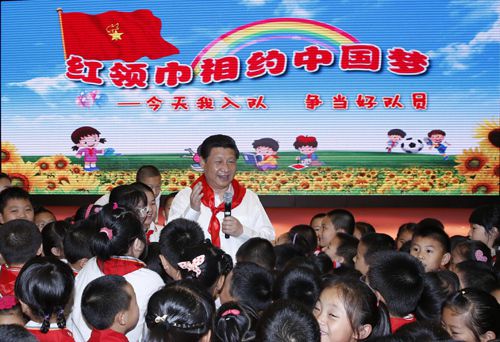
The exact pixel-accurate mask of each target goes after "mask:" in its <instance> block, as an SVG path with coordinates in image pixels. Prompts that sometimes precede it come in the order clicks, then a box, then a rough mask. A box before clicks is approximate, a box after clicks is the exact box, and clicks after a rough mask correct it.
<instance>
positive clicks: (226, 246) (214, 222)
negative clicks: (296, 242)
mask: <svg viewBox="0 0 500 342" xmlns="http://www.w3.org/2000/svg"><path fill="white" fill-rule="evenodd" d="M198 153H199V155H200V157H201V166H202V167H203V170H204V173H203V175H202V176H201V177H199V178H198V179H197V180H196V181H195V182H194V183H193V184H192V185H191V186H190V187H187V188H185V189H183V190H181V191H180V192H179V193H178V194H177V195H176V196H175V198H174V200H173V202H172V206H171V208H170V213H169V216H168V221H169V222H170V221H172V220H174V219H176V218H179V217H183V218H186V219H189V220H193V221H196V222H198V223H199V224H200V226H201V227H202V229H203V231H204V233H205V236H206V237H207V238H210V239H211V240H212V243H213V244H214V245H215V246H217V247H220V248H222V249H223V250H224V251H225V252H226V253H228V254H229V255H231V256H232V257H233V259H234V258H235V255H236V252H237V250H238V248H239V247H240V246H241V245H242V244H243V243H244V242H245V241H246V240H248V239H250V238H252V237H262V238H265V239H268V240H273V239H274V237H275V233H274V228H273V226H272V225H271V222H270V220H269V218H268V216H267V214H266V211H265V210H264V207H263V206H262V204H261V203H260V200H259V198H258V196H257V195H256V194H255V193H254V192H253V191H251V190H249V189H246V188H245V187H243V186H242V185H241V184H240V183H239V182H238V181H237V180H235V179H234V176H235V174H236V161H237V160H238V158H239V151H238V148H237V146H236V143H235V141H234V140H233V138H231V137H229V136H227V135H221V134H219V135H212V136H210V137H208V138H206V139H205V140H204V141H203V143H202V144H201V146H200V147H199V149H198ZM226 193H229V194H231V195H230V196H228V197H232V201H231V211H230V212H231V214H230V216H228V215H227V213H226V214H225V213H224V212H225V202H224V194H226ZM226 196H227V195H226ZM226 198H227V197H226Z"/></svg>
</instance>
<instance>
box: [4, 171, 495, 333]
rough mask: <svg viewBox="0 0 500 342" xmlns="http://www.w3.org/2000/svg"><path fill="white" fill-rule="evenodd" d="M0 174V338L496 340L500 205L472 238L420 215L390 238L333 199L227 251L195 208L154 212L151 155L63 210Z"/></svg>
mask: <svg viewBox="0 0 500 342" xmlns="http://www.w3.org/2000/svg"><path fill="white" fill-rule="evenodd" d="M0 181H1V182H0V183H1V184H4V183H6V187H5V188H4V189H3V190H2V191H1V192H0V224H1V226H0V264H1V266H0V341H5V342H9V341H42V342H45V341H82V342H83V341H92V342H98V341H106V342H107V341H110V342H113V341H132V342H136V341H176V342H177V341H180V342H182V341H186V342H187V341H206V342H209V341H221V342H236V341H273V342H280V341H282V342H285V341H296V342H301V341H304V342H309V341H321V342H351V341H466V342H469V341H470V342H473V341H478V342H479V341H481V342H482V341H495V340H498V339H500V305H499V301H500V283H499V279H500V263H496V255H497V253H499V247H500V206H498V205H487V206H482V207H478V208H476V209H474V210H473V212H472V214H471V215H470V219H469V223H470V227H471V228H470V231H469V234H468V236H452V237H450V236H449V235H448V234H447V232H446V227H445V226H444V225H443V224H442V223H441V222H440V221H439V220H437V219H433V218H424V219H422V220H421V221H420V222H415V223H406V224H404V225H402V226H401V227H399V230H398V233H397V236H396V238H395V239H393V238H392V237H391V236H389V235H387V234H383V233H380V232H377V231H376V228H375V227H373V226H372V225H371V224H370V223H367V222H357V221H356V220H355V217H354V216H353V214H352V213H351V212H349V211H347V210H344V209H335V210H331V211H329V212H327V213H320V214H317V215H315V216H314V217H312V218H304V222H297V223H298V224H297V225H295V226H293V227H291V228H290V230H289V231H288V232H286V233H285V234H282V235H280V236H279V237H278V238H277V239H276V241H268V240H266V239H263V238H251V239H249V240H247V241H246V242H245V243H244V244H243V245H242V246H241V247H240V248H239V250H238V252H237V253H236V258H235V260H233V259H232V257H231V256H230V255H229V254H228V253H226V252H225V251H224V250H222V249H220V248H218V247H216V246H214V245H213V244H212V243H211V242H210V240H208V239H206V237H205V236H204V233H203V230H202V229H201V227H200V226H199V225H198V223H196V222H194V221H189V220H186V219H183V218H179V219H175V220H172V221H170V222H169V223H168V224H166V225H165V226H164V227H162V226H160V225H158V223H157V216H158V215H157V214H158V212H163V213H164V216H165V217H167V216H168V208H169V206H170V203H171V201H172V199H173V197H174V196H175V194H169V195H167V196H165V197H161V175H160V173H159V172H158V170H157V169H156V168H155V167H154V166H144V167H142V168H141V169H140V170H139V171H138V174H137V182H136V183H133V184H130V185H121V186H118V187H116V188H114V189H113V190H112V191H111V193H110V194H109V195H107V196H104V197H103V198H101V199H99V202H98V204H95V203H87V204H85V205H83V206H82V207H81V208H79V209H78V211H77V212H76V213H75V215H74V216H72V217H70V218H67V219H65V220H57V218H56V217H55V216H54V215H53V213H51V212H50V211H49V210H48V209H46V208H43V207H36V208H35V209H34V207H33V203H32V198H31V197H30V195H29V193H28V192H26V191H25V190H23V189H21V188H17V187H12V186H9V184H8V177H6V175H4V174H2V175H0Z"/></svg>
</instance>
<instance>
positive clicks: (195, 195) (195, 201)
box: [190, 182, 203, 212]
mask: <svg viewBox="0 0 500 342" xmlns="http://www.w3.org/2000/svg"><path fill="white" fill-rule="evenodd" d="M202 189H203V187H202V185H201V182H200V183H198V184H196V185H195V186H194V188H193V191H191V197H190V205H191V209H193V210H196V211H198V212H199V211H200V210H201V199H202V197H203V192H202Z"/></svg>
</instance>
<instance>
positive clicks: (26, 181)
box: [2, 162, 37, 192]
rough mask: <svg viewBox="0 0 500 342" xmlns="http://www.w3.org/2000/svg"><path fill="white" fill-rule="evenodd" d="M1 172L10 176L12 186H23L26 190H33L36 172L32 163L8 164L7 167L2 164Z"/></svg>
mask: <svg viewBox="0 0 500 342" xmlns="http://www.w3.org/2000/svg"><path fill="white" fill-rule="evenodd" d="M2 172H5V173H6V174H7V175H8V176H9V177H10V179H11V180H12V185H13V186H17V187H20V188H23V189H24V190H26V191H28V192H30V191H31V190H33V188H34V184H35V182H36V181H35V174H36V173H37V168H36V166H35V165H34V164H33V163H30V162H28V163H17V164H13V165H9V167H8V168H4V166H3V165H2Z"/></svg>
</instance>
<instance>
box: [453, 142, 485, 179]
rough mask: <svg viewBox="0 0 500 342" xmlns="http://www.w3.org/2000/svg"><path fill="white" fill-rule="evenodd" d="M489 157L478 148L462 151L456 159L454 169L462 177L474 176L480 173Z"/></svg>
mask: <svg viewBox="0 0 500 342" xmlns="http://www.w3.org/2000/svg"><path fill="white" fill-rule="evenodd" d="M488 161H489V157H488V156H487V155H486V154H485V153H484V152H482V151H481V150H480V149H479V148H477V147H476V148H473V149H472V148H471V149H468V150H464V151H463V153H462V154H461V155H459V156H457V158H456V162H457V163H458V165H456V166H455V169H456V170H457V171H458V172H459V173H460V174H462V175H469V176H470V175H474V174H476V173H478V172H480V171H481V170H482V169H483V168H484V166H485V165H486V164H487V163H488Z"/></svg>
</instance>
